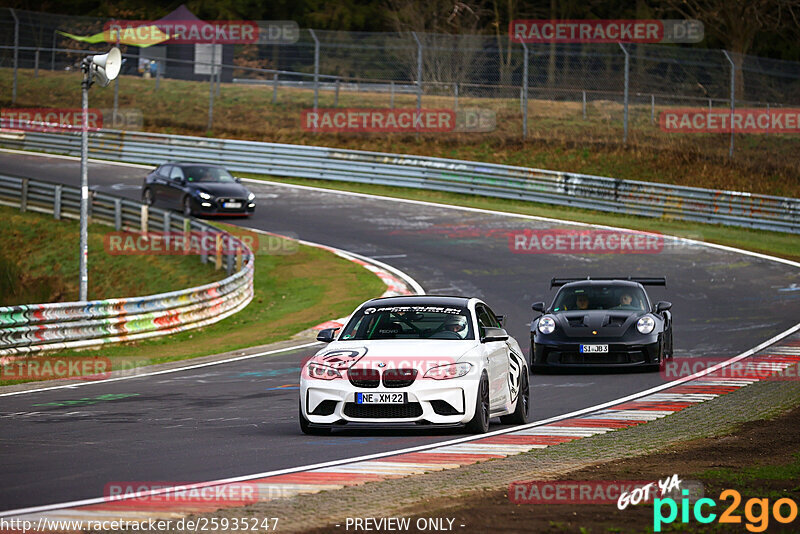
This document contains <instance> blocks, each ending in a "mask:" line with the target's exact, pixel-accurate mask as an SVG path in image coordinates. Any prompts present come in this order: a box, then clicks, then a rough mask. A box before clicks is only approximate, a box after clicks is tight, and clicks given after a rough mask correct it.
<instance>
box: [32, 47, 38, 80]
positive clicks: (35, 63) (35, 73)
mask: <svg viewBox="0 0 800 534" xmlns="http://www.w3.org/2000/svg"><path fill="white" fill-rule="evenodd" d="M33 77H34V78H38V77H39V47H38V46H37V47H36V53H35V54H34V56H33Z"/></svg>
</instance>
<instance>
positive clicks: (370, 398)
mask: <svg viewBox="0 0 800 534" xmlns="http://www.w3.org/2000/svg"><path fill="white" fill-rule="evenodd" d="M405 403H406V394H405V393H382V392H378V391H374V392H370V393H356V404H405Z"/></svg>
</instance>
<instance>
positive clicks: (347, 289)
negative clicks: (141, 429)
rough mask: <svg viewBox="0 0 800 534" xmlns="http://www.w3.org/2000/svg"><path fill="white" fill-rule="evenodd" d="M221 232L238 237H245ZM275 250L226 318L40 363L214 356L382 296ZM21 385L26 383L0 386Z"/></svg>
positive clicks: (364, 279) (352, 274)
mask: <svg viewBox="0 0 800 534" xmlns="http://www.w3.org/2000/svg"><path fill="white" fill-rule="evenodd" d="M225 226H226V229H227V230H229V231H231V232H232V233H236V234H239V235H241V234H245V233H250V232H246V231H243V230H241V229H238V228H236V227H232V226H228V225H225ZM277 248H280V250H283V251H293V253H284V254H282V255H270V254H262V255H257V257H256V263H255V275H254V280H253V284H254V290H255V295H254V297H253V300H252V302H251V303H250V304H249V305H248V306H247V307H246V308H245V309H243V310H242V311H240V312H238V313H236V314H234V315H232V316H231V317H228V318H226V319H224V320H222V321H220V322H218V323H216V324H213V325H211V326H208V327H205V328H201V329H197V330H189V331H186V332H180V333H178V334H174V335H170V336H165V337H159V338H154V339H149V340H143V341H137V342H132V343H124V344H119V345H107V346H103V347H100V348H96V349H91V350H89V351H87V350H82V351H74V350H70V351H57V352H53V353H45V357H47V358H50V359H58V360H62V359H63V360H69V359H75V358H86V357H94V356H101V357H105V358H109V359H110V361H111V364H112V370H118V369H131V368H134V367H140V366H144V365H152V364H157V363H165V362H170V361H176V360H184V359H189V358H196V357H200V356H206V355H210V354H218V353H221V352H228V351H233V350H237V349H242V348H247V347H252V346H257V345H263V344H267V343H272V342H275V341H280V340H284V339H288V338H289V337H291V336H292V335H294V334H296V333H297V332H300V331H302V330H305V329H307V328H310V327H312V326H315V325H317V324H319V323H321V322H322V321H324V320H326V319H332V318H335V317H342V316H345V315H347V314H348V313H350V312H351V311H352V310H353V308H355V307H356V306H357V305H358V304H360V303H362V302H363V301H365V300H367V299H369V298H372V297H376V296H378V295H380V294H381V293H383V291H384V290H385V286H384V284H383V282H382V281H381V280H380V279H379V278H378V277H377V276H375V275H374V274H373V273H372V272H370V271H368V270H367V269H364V268H363V267H361V266H360V265H357V264H355V263H352V262H350V261H347V260H345V259H343V258H340V257H339V256H336V255H335V254H332V253H330V252H328V251H325V250H322V249H319V248H315V247H308V246H303V245H299V246H298V245H294V244H293V245H287V246H283V247H277ZM192 259H193V260H194V261H196V262H197V264H198V265H199V264H200V262H199V261H198V260H197V259H196V258H192ZM186 287H188V286H186ZM25 381H30V380H0V385H10V384H18V383H21V382H25Z"/></svg>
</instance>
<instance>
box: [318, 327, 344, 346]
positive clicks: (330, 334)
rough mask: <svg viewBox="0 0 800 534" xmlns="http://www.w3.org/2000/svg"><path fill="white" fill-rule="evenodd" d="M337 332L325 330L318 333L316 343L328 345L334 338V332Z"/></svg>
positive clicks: (333, 329)
mask: <svg viewBox="0 0 800 534" xmlns="http://www.w3.org/2000/svg"><path fill="white" fill-rule="evenodd" d="M337 330H339V329H338V328H325V329H323V330H320V331H319V334H317V341H322V342H323V343H330V342H331V341H333V339H334V337H335V336H336V331H337Z"/></svg>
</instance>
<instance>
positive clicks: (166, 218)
mask: <svg viewBox="0 0 800 534" xmlns="http://www.w3.org/2000/svg"><path fill="white" fill-rule="evenodd" d="M171 226H172V213H170V212H169V211H165V212H164V233H165V234H168V233H169V232H170V231H171V228H170V227H171Z"/></svg>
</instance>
